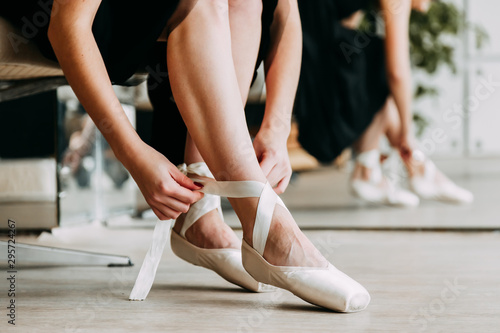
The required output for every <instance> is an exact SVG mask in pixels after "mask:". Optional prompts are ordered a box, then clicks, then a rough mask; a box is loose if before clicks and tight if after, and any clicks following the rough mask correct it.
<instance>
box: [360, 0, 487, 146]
mask: <svg viewBox="0 0 500 333" xmlns="http://www.w3.org/2000/svg"><path fill="white" fill-rule="evenodd" d="M373 22H374V20H373V18H370V17H369V16H367V17H365V20H364V21H363V23H362V25H361V29H369V28H370V26H371V24H374V23H373ZM409 30H410V31H409V35H410V55H411V56H410V57H411V62H412V66H413V69H414V70H415V71H423V72H424V73H426V74H428V75H434V74H435V73H436V72H437V71H438V70H439V69H441V68H442V67H447V68H449V69H450V70H451V72H452V73H454V74H456V73H457V65H456V63H455V60H456V57H455V46H454V44H455V43H456V41H457V39H459V38H461V37H462V33H466V32H468V31H472V32H473V33H474V34H475V41H476V45H475V47H476V48H477V49H480V48H481V47H482V46H483V45H484V43H485V42H486V41H487V39H488V35H487V33H486V32H485V31H484V29H482V28H481V27H480V26H479V25H476V24H471V23H468V22H465V19H464V14H463V12H462V11H461V10H459V9H458V8H457V7H456V6H455V5H454V4H453V3H449V2H444V1H433V2H432V4H431V7H430V8H429V11H428V12H426V13H421V12H417V11H413V12H412V14H411V17H410V28H409ZM437 96H439V89H438V87H436V86H434V85H432V84H431V83H430V82H429V81H428V80H427V81H426V82H417V84H416V86H415V91H414V98H415V99H419V98H423V97H437ZM413 114H414V116H413V120H414V122H415V125H416V128H417V136H420V135H422V134H423V133H424V131H425V129H426V127H427V126H428V125H429V124H430V122H429V120H428V119H426V118H425V117H424V116H423V115H422V113H421V112H419V111H418V110H414V113H413Z"/></svg>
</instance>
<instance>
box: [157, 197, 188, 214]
mask: <svg viewBox="0 0 500 333" xmlns="http://www.w3.org/2000/svg"><path fill="white" fill-rule="evenodd" d="M156 207H157V208H159V209H162V208H166V209H169V210H172V211H174V212H180V213H187V212H188V210H189V207H191V205H190V204H188V203H185V202H182V201H180V200H177V199H175V198H173V197H164V198H163V199H161V200H159V201H157V205H156Z"/></svg>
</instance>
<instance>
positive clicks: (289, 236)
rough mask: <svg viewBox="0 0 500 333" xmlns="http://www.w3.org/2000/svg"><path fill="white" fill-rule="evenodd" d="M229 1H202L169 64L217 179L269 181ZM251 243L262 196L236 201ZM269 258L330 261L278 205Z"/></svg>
mask: <svg viewBox="0 0 500 333" xmlns="http://www.w3.org/2000/svg"><path fill="white" fill-rule="evenodd" d="M230 29H231V28H230V22H229V15H228V4H227V0H226V1H223V0H221V1H207V0H200V1H198V3H197V4H196V6H195V7H194V8H193V10H192V11H191V12H190V14H189V16H188V17H187V18H186V19H185V20H184V21H183V22H182V23H181V24H180V25H179V26H178V27H177V28H176V29H175V30H174V31H173V32H172V33H171V35H170V37H169V40H168V43H169V47H168V49H167V64H168V67H169V73H170V80H171V82H172V90H173V93H174V97H175V100H176V102H177V104H178V106H179V109H180V110H181V114H182V116H183V118H184V121H185V123H186V125H187V127H188V130H189V132H190V133H191V136H192V138H193V141H194V142H195V143H196V146H197V147H198V148H199V150H200V152H201V155H202V157H203V158H204V160H205V161H206V162H207V164H208V166H209V167H210V169H211V170H212V172H213V173H214V176H215V178H216V179H217V180H234V181H240V180H255V181H260V182H263V183H264V182H266V178H265V176H264V174H263V173H262V170H261V169H260V166H259V163H258V161H257V158H256V156H255V153H254V150H253V146H252V142H251V140H250V136H249V134H248V130H247V128H246V122H245V118H244V111H243V103H242V96H241V92H240V87H239V85H238V75H237V73H236V70H235V67H234V65H232V64H234V60H233V54H232V52H231V33H230ZM231 204H232V205H233V208H234V209H235V211H236V213H237V214H238V217H239V219H240V221H241V223H242V227H243V237H244V238H245V240H246V241H247V242H248V243H249V244H252V231H253V224H254V219H255V214H256V206H257V199H255V198H245V199H231ZM264 257H265V258H266V259H267V260H268V261H269V262H270V263H272V264H275V265H301V266H325V265H326V260H325V259H324V258H323V257H322V256H321V255H320V254H319V252H318V251H317V250H316V249H315V248H314V246H313V245H312V244H311V243H310V242H309V240H308V239H307V238H306V237H305V236H304V235H303V234H302V232H301V231H300V230H299V229H298V227H297V225H296V224H295V223H294V221H293V218H292V217H291V215H290V214H289V213H288V212H287V211H286V210H284V209H282V208H279V207H278V208H276V210H275V215H274V218H273V222H272V225H271V230H270V234H269V238H268V242H267V245H266V250H265V252H264Z"/></svg>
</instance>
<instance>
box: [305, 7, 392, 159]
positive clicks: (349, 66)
mask: <svg viewBox="0 0 500 333" xmlns="http://www.w3.org/2000/svg"><path fill="white" fill-rule="evenodd" d="M367 7H368V1H366V0H358V1H355V0H322V1H310V0H299V11H300V15H301V19H302V27H303V35H304V42H303V43H304V48H303V58H302V71H301V76H300V83H299V88H298V92H297V98H296V103H295V116H296V119H297V122H298V125H299V142H300V143H301V145H302V146H303V147H304V148H305V149H306V150H307V151H308V152H309V153H310V154H311V155H313V156H315V157H316V158H317V159H318V160H319V161H321V162H325V163H328V162H331V161H333V160H334V159H335V158H336V157H337V156H338V155H339V154H340V153H341V152H342V150H344V149H345V148H346V147H349V146H350V145H352V144H353V143H354V141H356V140H357V139H358V138H359V137H360V135H361V134H362V133H363V132H364V131H365V130H366V128H367V127H368V126H369V124H370V123H371V122H372V120H373V117H374V115H375V114H376V113H377V112H378V111H379V110H380V109H381V108H382V106H383V105H384V103H385V101H386V100H387V97H388V95H389V87H388V83H387V76H386V70H385V52H384V43H383V40H381V39H380V38H378V37H376V36H373V35H372V34H369V35H368V34H364V33H361V32H359V31H357V30H351V29H347V28H345V27H343V26H342V25H341V23H340V21H341V20H342V19H343V18H345V17H348V16H349V15H351V14H352V13H354V12H355V11H357V10H360V9H365V8H367Z"/></svg>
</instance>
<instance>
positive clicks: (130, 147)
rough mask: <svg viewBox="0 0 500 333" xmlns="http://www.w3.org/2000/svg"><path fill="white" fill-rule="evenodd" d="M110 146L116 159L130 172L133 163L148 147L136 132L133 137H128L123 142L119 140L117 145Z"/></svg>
mask: <svg viewBox="0 0 500 333" xmlns="http://www.w3.org/2000/svg"><path fill="white" fill-rule="evenodd" d="M110 146H111V148H112V150H113V153H114V154H115V156H116V158H117V159H118V160H119V161H120V162H121V163H122V164H123V166H124V167H125V168H126V169H127V170H129V171H130V168H131V167H132V165H133V163H134V162H136V161H137V159H138V158H139V156H140V155H141V154H142V153H143V152H144V151H145V150H146V147H145V146H147V145H146V144H145V143H144V142H143V141H142V140H141V138H140V137H139V136H138V135H137V133H135V131H134V133H133V134H132V135H130V136H126V137H125V138H124V139H122V140H117V142H116V143H115V144H113V145H112V144H110Z"/></svg>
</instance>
